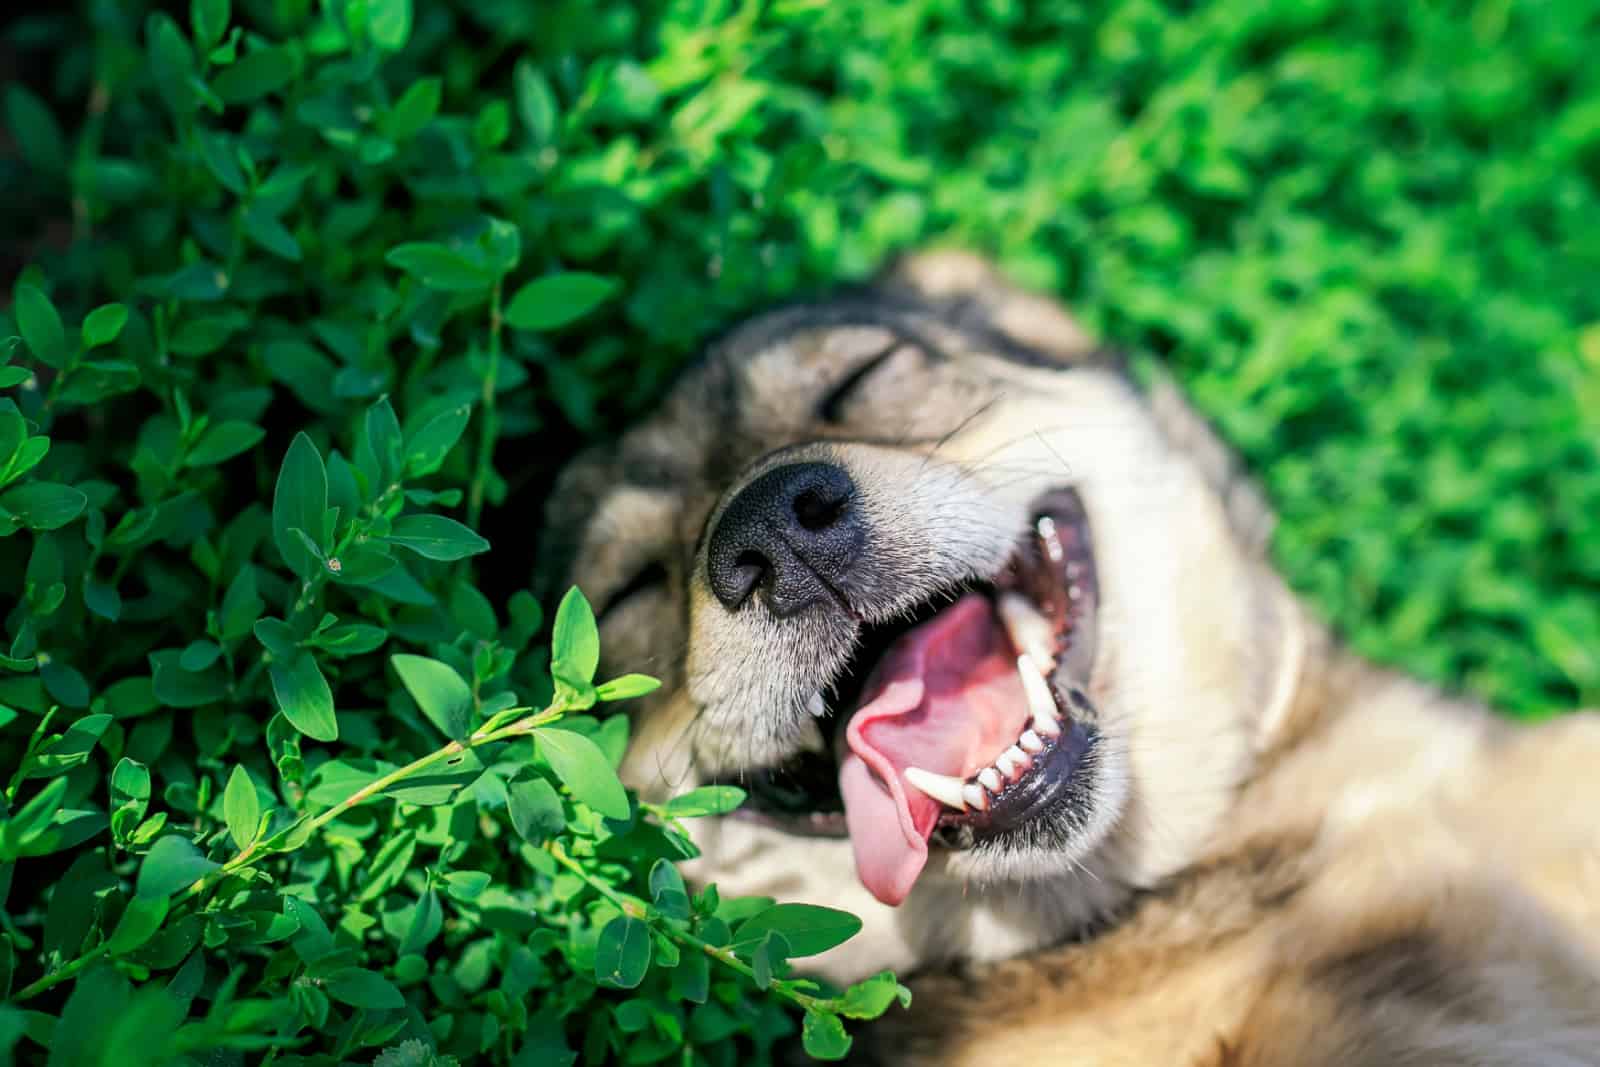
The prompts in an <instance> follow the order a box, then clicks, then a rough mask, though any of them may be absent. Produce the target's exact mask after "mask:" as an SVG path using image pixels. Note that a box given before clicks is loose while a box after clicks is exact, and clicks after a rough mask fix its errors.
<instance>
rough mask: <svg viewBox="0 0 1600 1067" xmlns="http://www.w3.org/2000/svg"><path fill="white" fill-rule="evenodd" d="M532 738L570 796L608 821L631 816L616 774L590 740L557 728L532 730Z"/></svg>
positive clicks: (626, 799)
mask: <svg viewBox="0 0 1600 1067" xmlns="http://www.w3.org/2000/svg"><path fill="white" fill-rule="evenodd" d="M533 736H534V739H535V740H536V741H538V743H539V753H540V755H542V756H544V758H545V761H546V762H547V763H549V764H550V768H551V770H553V771H555V772H556V776H557V777H558V778H560V779H561V782H562V784H563V785H565V786H566V787H567V788H568V789H570V790H572V795H573V796H575V797H577V798H578V799H579V800H581V801H582V802H583V803H585V804H587V805H589V806H590V807H591V808H593V809H594V810H595V811H598V812H599V813H600V814H601V815H604V816H606V817H607V818H608V819H626V818H627V817H628V816H629V815H630V814H631V813H632V809H631V808H630V807H629V805H628V794H627V791H626V790H624V789H623V788H622V782H621V781H619V780H618V778H617V772H616V771H614V770H612V768H611V763H610V762H609V761H608V760H607V759H606V757H605V753H603V752H601V751H600V749H599V747H598V746H597V745H596V744H595V743H594V742H593V741H591V740H589V739H588V738H587V737H584V736H583V735H582V734H577V733H573V732H572V731H571V730H562V729H558V728H556V727H545V728H543V729H539V730H535V731H534V732H533Z"/></svg>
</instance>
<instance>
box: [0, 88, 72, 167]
mask: <svg viewBox="0 0 1600 1067" xmlns="http://www.w3.org/2000/svg"><path fill="white" fill-rule="evenodd" d="M6 125H7V126H8V127H9V128H10V130H11V136H12V137H14V138H16V142H17V147H18V148H20V149H21V150H22V158H23V159H25V160H27V161H28V165H29V166H31V167H33V168H34V169H35V170H38V171H39V172H40V173H42V174H51V175H54V174H63V173H65V172H66V169H67V145H66V141H65V140H64V139H63V138H62V136H61V126H60V124H59V123H57V122H56V117H55V116H54V115H52V114H51V113H50V109H49V108H48V107H47V106H45V102H44V101H43V100H40V99H39V98H38V97H37V96H35V95H34V94H33V93H32V92H31V91H29V90H28V89H27V87H25V86H24V85H22V84H21V83H20V82H13V83H12V84H11V85H10V86H9V87H8V88H7V89H6Z"/></svg>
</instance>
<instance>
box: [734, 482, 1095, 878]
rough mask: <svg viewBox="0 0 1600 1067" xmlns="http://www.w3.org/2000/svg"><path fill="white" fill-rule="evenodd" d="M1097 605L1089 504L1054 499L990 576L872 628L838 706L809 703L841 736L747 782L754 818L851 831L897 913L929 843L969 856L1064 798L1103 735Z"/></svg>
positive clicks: (839, 692) (1069, 494) (837, 691)
mask: <svg viewBox="0 0 1600 1067" xmlns="http://www.w3.org/2000/svg"><path fill="white" fill-rule="evenodd" d="M1098 598H1099V589H1098V585H1097V582H1096V576H1095V569H1094V560H1093V555H1092V552H1091V548H1090V539H1089V530H1088V521H1087V517H1086V516H1085V514H1084V509H1083V504H1082V502H1081V501H1080V500H1079V498H1078V496H1077V494H1076V493H1075V492H1073V491H1072V490H1070V489H1061V490H1056V491H1053V492H1051V493H1049V494H1047V495H1045V496H1044V497H1043V498H1041V499H1040V500H1039V501H1038V502H1037V503H1036V505H1035V507H1034V509H1033V520H1032V527H1031V529H1029V530H1028V531H1026V532H1025V534H1024V535H1023V536H1022V537H1021V538H1020V539H1019V542H1018V546H1017V548H1016V550H1015V551H1014V552H1013V553H1012V555H1011V557H1010V559H1009V560H1008V561H1007V562H1006V564H1005V565H1004V566H1003V567H1002V568H1001V570H1000V572H999V573H998V574H996V575H994V576H993V578H992V579H990V580H989V581H987V582H983V583H971V584H968V585H965V586H962V587H961V588H958V589H956V590H947V591H945V592H944V593H942V594H941V595H939V596H936V597H933V598H930V599H929V600H928V601H927V602H925V603H923V604H922V605H920V606H919V607H918V608H917V609H916V611H915V612H914V613H913V614H912V615H911V616H910V617H909V618H906V619H901V620H897V621H896V622H894V623H891V624H886V625H880V626H871V627H867V628H866V629H864V630H863V632H862V634H861V638H860V641H859V642H858V647H857V649H856V652H855V654H854V656H853V657H852V659H851V661H850V663H849V665H848V666H847V668H846V669H845V671H844V672H843V673H842V674H841V675H840V677H839V678H838V679H836V680H835V682H834V684H833V686H832V687H831V689H832V699H829V698H828V697H826V696H824V695H823V694H817V695H815V696H813V697H812V698H811V700H810V702H809V703H810V708H811V711H812V713H813V714H814V715H816V716H817V718H818V720H819V725H821V726H822V728H823V730H824V732H825V733H826V732H828V731H831V733H832V737H831V738H825V742H824V744H823V745H822V746H821V747H822V749H823V751H821V752H815V751H806V752H802V753H800V754H799V755H798V756H796V757H795V758H793V759H790V760H788V761H786V762H785V763H783V764H782V765H780V766H777V767H773V768H768V769H764V770H760V771H755V772H752V773H749V774H747V775H745V776H743V777H742V778H741V780H740V781H741V784H743V785H744V786H745V787H746V788H747V789H748V790H749V791H750V794H751V800H750V804H749V805H747V809H746V810H747V812H748V815H747V816H746V817H753V818H758V819H761V820H763V821H766V822H769V823H772V824H773V825H776V826H778V827H779V828H780V829H783V830H786V831H788V832H791V833H803V834H831V835H841V836H842V835H844V834H846V833H848V835H849V837H850V839H851V842H852V844H853V846H854V849H855V855H856V868H857V871H858V873H859V874H860V876H861V880H862V882H863V884H865V885H866V887H867V888H868V889H869V890H870V891H871V892H872V893H873V895H874V896H876V897H878V899H880V900H882V901H884V902H885V903H888V904H898V903H899V902H900V901H902V900H904V899H905V896H906V894H908V893H909V892H910V890H911V886H912V884H913V883H914V882H915V881H916V878H917V876H918V875H919V874H920V873H921V871H922V868H923V866H924V864H925V863H926V862H927V856H928V844H929V842H930V839H931V840H932V841H933V843H935V844H939V845H943V846H945V847H954V848H964V847H970V846H972V845H975V844H979V843H981V842H983V841H986V840H989V839H992V838H995V837H998V836H1001V835H1004V834H1008V833H1012V832H1016V831H1018V830H1020V829H1022V828H1024V827H1025V826H1026V824H1028V823H1030V822H1032V821H1033V820H1035V819H1037V818H1039V817H1041V816H1043V815H1046V814H1047V813H1050V812H1051V811H1052V810H1053V809H1055V808H1056V807H1058V806H1060V805H1062V804H1067V803H1071V802H1072V797H1073V795H1074V790H1073V786H1074V785H1075V784H1076V783H1075V776H1076V774H1077V772H1078V771H1079V769H1080V765H1081V764H1082V762H1083V757H1084V754H1085V752H1086V751H1087V750H1088V748H1089V746H1090V745H1091V744H1092V743H1093V739H1094V737H1095V733H1094V729H1093V719H1094V710H1093V707H1092V705H1091V704H1090V702H1089V699H1088V697H1087V695H1086V693H1085V689H1086V687H1087V686H1086V683H1087V681H1088V677H1089V669H1090V667H1091V666H1092V663H1093V659H1094V651H1095V639H1096V616H1097V606H1098ZM841 727H842V729H841ZM830 756H837V763H835V760H834V759H832V758H830Z"/></svg>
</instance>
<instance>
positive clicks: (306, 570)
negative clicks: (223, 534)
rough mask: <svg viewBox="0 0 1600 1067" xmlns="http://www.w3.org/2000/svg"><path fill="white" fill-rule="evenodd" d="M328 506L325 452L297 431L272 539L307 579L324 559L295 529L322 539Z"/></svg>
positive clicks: (281, 475) (281, 478)
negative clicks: (303, 540) (302, 539)
mask: <svg viewBox="0 0 1600 1067" xmlns="http://www.w3.org/2000/svg"><path fill="white" fill-rule="evenodd" d="M327 508H328V472H327V469H326V468H325V467H324V466H323V465H322V453H320V452H318V451H317V446H316V445H314V444H312V443H311V438H309V437H307V436H306V435H305V434H303V433H299V434H296V435H295V438H294V440H293V441H292V442H291V443H290V444H289V451H288V452H287V453H285V455H284V457H283V466H282V467H280V468H279V470H278V484H277V488H276V489H275V490H274V492H273V496H272V540H273V542H274V543H275V544H276V545H277V546H278V552H279V554H280V555H282V556H283V561H284V562H285V563H287V564H288V565H289V569H290V570H292V571H293V572H294V573H295V574H297V575H299V576H300V577H301V578H304V579H307V580H310V579H311V578H313V577H315V576H316V574H317V573H318V572H319V571H321V570H322V562H321V561H320V560H318V559H317V557H316V556H315V555H314V554H313V553H312V552H310V551H309V550H307V548H306V546H305V545H304V544H302V543H301V541H300V538H299V537H297V536H296V535H295V534H294V533H293V532H292V531H294V530H295V529H300V530H303V531H305V533H306V534H307V535H308V536H310V537H312V538H313V539H320V537H321V533H322V514H323V512H325V511H326V510H327ZM319 543H320V540H319ZM325 740H331V738H328V739H325Z"/></svg>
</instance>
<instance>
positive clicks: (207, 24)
mask: <svg viewBox="0 0 1600 1067" xmlns="http://www.w3.org/2000/svg"><path fill="white" fill-rule="evenodd" d="M230 16H231V12H230V11H229V3H228V0H189V26H190V28H191V29H193V30H194V43H195V44H196V46H198V47H199V48H200V50H201V51H210V50H211V49H212V48H215V47H216V46H217V45H218V44H219V43H221V41H222V35H223V34H225V33H227V32H228V19H229V17H230Z"/></svg>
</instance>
